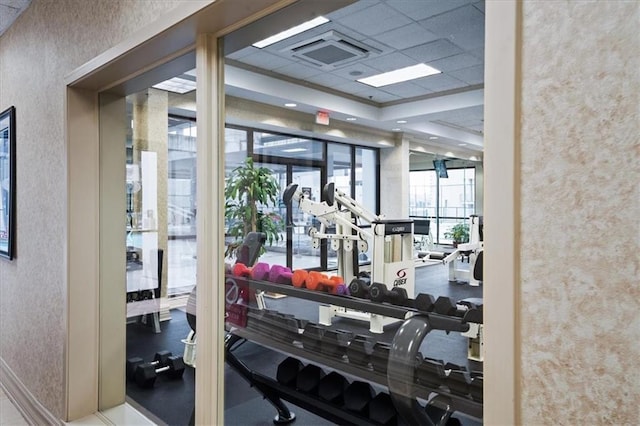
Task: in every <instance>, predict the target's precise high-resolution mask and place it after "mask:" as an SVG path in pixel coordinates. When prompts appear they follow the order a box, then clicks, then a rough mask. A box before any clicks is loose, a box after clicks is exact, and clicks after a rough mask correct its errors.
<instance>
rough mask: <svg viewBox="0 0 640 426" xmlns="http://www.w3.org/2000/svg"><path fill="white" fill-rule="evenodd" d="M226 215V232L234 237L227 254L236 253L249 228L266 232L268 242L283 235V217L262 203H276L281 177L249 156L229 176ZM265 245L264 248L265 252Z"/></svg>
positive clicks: (225, 190)
mask: <svg viewBox="0 0 640 426" xmlns="http://www.w3.org/2000/svg"><path fill="white" fill-rule="evenodd" d="M224 196H225V206H224V208H225V219H226V221H227V224H228V226H229V228H228V229H227V234H228V235H230V236H232V237H234V238H235V240H234V241H233V242H232V243H231V244H229V245H228V246H227V249H226V251H225V255H227V256H235V253H236V250H237V249H238V247H240V246H241V245H242V240H243V238H244V236H245V235H247V234H248V233H249V232H264V233H265V234H266V236H267V243H269V245H271V244H273V243H274V241H278V240H280V239H282V236H281V235H280V231H281V230H282V229H283V220H282V217H281V216H280V215H279V214H277V213H273V212H270V213H264V212H263V211H262V210H260V208H261V207H269V206H271V205H274V206H275V205H277V201H278V197H279V196H280V187H279V185H278V181H277V179H276V178H275V176H273V173H272V172H271V170H269V169H267V168H266V167H256V166H255V164H254V163H253V159H252V158H251V157H248V158H247V159H246V160H245V162H244V163H242V164H241V165H240V166H238V167H236V168H235V169H233V171H232V172H231V174H230V175H229V177H228V178H227V180H226V184H225V189H224ZM264 251H265V248H264V247H263V248H262V252H264Z"/></svg>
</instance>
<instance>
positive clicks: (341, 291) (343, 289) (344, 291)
mask: <svg viewBox="0 0 640 426" xmlns="http://www.w3.org/2000/svg"><path fill="white" fill-rule="evenodd" d="M333 294H338V295H341V296H348V295H349V287H347V286H346V285H344V284H340V285H339V286H336V288H335V290H334V292H333Z"/></svg>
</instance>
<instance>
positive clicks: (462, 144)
mask: <svg viewBox="0 0 640 426" xmlns="http://www.w3.org/2000/svg"><path fill="white" fill-rule="evenodd" d="M458 146H467V144H466V143H459V144H458Z"/></svg>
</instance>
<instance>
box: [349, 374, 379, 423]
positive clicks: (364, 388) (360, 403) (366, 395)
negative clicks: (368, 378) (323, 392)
mask: <svg viewBox="0 0 640 426" xmlns="http://www.w3.org/2000/svg"><path fill="white" fill-rule="evenodd" d="M375 395H376V392H375V391H374V390H373V387H372V386H371V384H370V383H369V382H363V381H360V380H356V381H353V382H352V383H351V384H350V385H349V386H347V388H346V389H345V390H344V394H343V398H344V408H345V409H347V410H349V411H353V412H356V413H358V414H361V415H363V416H367V415H368V411H369V403H370V402H371V400H372V399H373V397H374V396H375Z"/></svg>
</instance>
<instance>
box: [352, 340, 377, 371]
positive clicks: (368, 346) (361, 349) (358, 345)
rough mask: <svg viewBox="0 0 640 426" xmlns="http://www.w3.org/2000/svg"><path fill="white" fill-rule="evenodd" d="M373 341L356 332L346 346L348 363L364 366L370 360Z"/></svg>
mask: <svg viewBox="0 0 640 426" xmlns="http://www.w3.org/2000/svg"><path fill="white" fill-rule="evenodd" d="M374 344H375V342H374V341H373V339H371V338H370V337H369V336H365V335H363V334H358V335H357V336H355V337H354V338H353V339H352V340H351V342H350V343H349V346H347V359H348V360H349V363H350V364H355V365H360V366H364V367H366V366H367V365H369V363H370V362H371V354H372V353H373V345H374Z"/></svg>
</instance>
